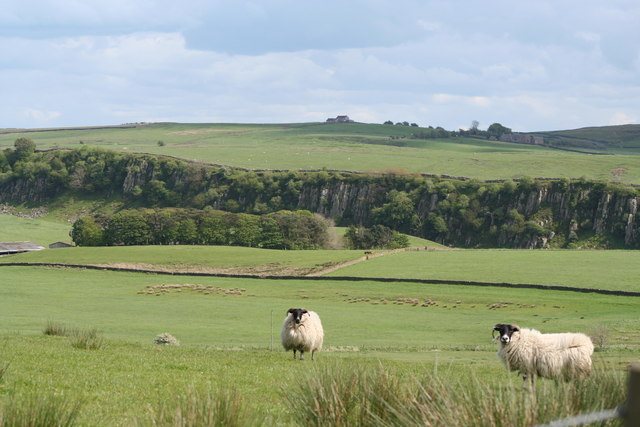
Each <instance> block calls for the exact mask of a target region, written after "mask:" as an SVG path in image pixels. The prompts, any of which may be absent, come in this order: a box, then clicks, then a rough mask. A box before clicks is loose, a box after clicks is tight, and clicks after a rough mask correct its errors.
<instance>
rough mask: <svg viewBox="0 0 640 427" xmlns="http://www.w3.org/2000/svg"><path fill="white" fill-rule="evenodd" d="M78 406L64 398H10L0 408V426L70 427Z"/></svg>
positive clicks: (49, 396) (74, 423) (74, 419)
mask: <svg viewBox="0 0 640 427" xmlns="http://www.w3.org/2000/svg"><path fill="white" fill-rule="evenodd" d="M80 406H81V404H80V402H75V401H72V400H70V399H68V398H66V397H64V396H57V395H36V394H33V395H30V396H20V397H17V396H12V397H10V398H9V399H7V400H6V401H5V402H4V404H2V405H1V406H0V426H2V427H4V426H62V427H64V426H72V425H76V420H77V418H78V414H79V413H80Z"/></svg>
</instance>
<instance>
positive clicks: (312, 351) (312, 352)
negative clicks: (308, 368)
mask: <svg viewBox="0 0 640 427" xmlns="http://www.w3.org/2000/svg"><path fill="white" fill-rule="evenodd" d="M314 354H316V352H315V350H311V360H313V355H314Z"/></svg>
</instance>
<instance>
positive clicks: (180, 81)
mask: <svg viewBox="0 0 640 427" xmlns="http://www.w3.org/2000/svg"><path fill="white" fill-rule="evenodd" d="M27 3H29V5H31V6H32V7H33V9H28V7H29V6H28V5H27ZM336 6H341V7H340V8H339V9H340V13H339V14H336V12H335V9H334V8H335V7H336ZM569 14H571V16H572V19H571V20H566V19H565V17H566V16H568V15H569ZM525 16H526V25H524V21H523V17H525ZM356 18H357V19H356ZM638 19H640V6H638V5H636V3H635V2H634V1H632V0H612V1H611V2H606V3H601V2H596V1H594V0H587V1H586V2H585V1H584V0H567V1H566V2H556V1H551V0H540V1H539V2H535V3H513V2H508V1H506V0H498V1H497V2H496V3H495V4H492V5H488V4H485V3H478V2H475V1H472V0H460V1H459V2H450V1H444V0H433V1H429V2H422V1H418V0H400V1H399V2H398V1H394V2H391V1H389V0H375V1H373V0H368V1H365V0H357V1H355V2H353V3H347V4H345V3H344V2H337V1H336V0H326V1H320V0H311V1H310V2H309V3H308V4H305V5H304V7H303V6H302V5H300V4H299V2H296V1H294V0H277V1H275V2H270V3H269V4H267V3H256V2H254V1H243V0H238V1H233V2H232V1H230V0H217V1H214V2H210V1H206V0H185V1H184V2H179V3H176V2H169V1H168V0H159V1H152V0H141V1H135V2H130V1H124V0H93V1H91V2H89V3H82V4H80V3H78V2H77V1H76V0H61V1H60V2H51V1H50V0H34V2H26V3H25V2H18V1H17V0H9V1H8V5H7V6H6V7H3V8H2V9H1V10H0V51H2V52H3V55H2V58H0V93H2V94H3V104H2V105H0V127H14V126H21V127H36V126H39V125H41V124H46V125H55V124H58V125H61V126H69V125H76V124H102V123H106V124H108V123H113V122H135V121H152V120H155V119H162V120H173V121H206V120H220V121H239V122H251V121H261V122H292V121H309V120H314V115H317V117H315V120H324V119H326V117H329V116H335V115H336V114H349V115H350V116H351V117H352V118H354V119H355V120H359V121H372V122H383V121H385V120H393V121H404V120H406V121H409V122H416V123H419V124H425V125H428V124H431V125H440V126H443V127H446V128H449V129H455V128H457V127H458V124H459V123H471V120H474V119H475V120H479V121H480V122H481V123H483V124H490V123H493V122H500V123H503V124H504V125H506V126H509V127H512V128H513V129H514V130H544V129H552V128H553V129H562V128H569V127H581V126H588V125H601V124H607V122H606V120H608V119H610V120H611V121H613V122H625V121H626V122H628V121H629V120H633V119H634V116H633V114H632V112H633V111H637V105H638V103H639V102H640V93H639V89H638V88H637V86H638V85H637V82H638V73H639V72H640V48H638V46H640V32H638V31H637V30H636V26H637V21H638ZM329 22H331V25H328V24H327V23H329ZM276 30H277V31H276ZM30 110H33V111H34V112H33V113H31V114H26V113H25V112H26V111H30ZM36 112H40V113H36ZM625 114H626V116H625ZM358 115H360V117H358ZM45 122H46V123H45Z"/></svg>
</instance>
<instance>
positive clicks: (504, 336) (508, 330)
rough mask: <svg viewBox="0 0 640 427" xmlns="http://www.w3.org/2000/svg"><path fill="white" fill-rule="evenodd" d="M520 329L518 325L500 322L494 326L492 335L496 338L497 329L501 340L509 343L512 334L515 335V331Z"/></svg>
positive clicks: (503, 342)
mask: <svg viewBox="0 0 640 427" xmlns="http://www.w3.org/2000/svg"><path fill="white" fill-rule="evenodd" d="M519 330H520V327H519V326H518V325H509V324H506V323H498V324H497V325H496V326H494V327H493V332H492V336H493V337H494V339H495V333H496V331H497V332H498V334H499V336H500V342H501V343H502V344H508V343H509V342H511V336H512V335H513V333H514V332H518V331H519Z"/></svg>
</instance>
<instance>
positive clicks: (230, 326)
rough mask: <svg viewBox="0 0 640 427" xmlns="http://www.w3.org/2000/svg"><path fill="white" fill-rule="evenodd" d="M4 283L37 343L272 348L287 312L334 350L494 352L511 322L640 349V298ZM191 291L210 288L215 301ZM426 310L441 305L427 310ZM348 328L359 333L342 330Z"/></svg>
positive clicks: (386, 287) (7, 306)
mask: <svg viewBox="0 0 640 427" xmlns="http://www.w3.org/2000/svg"><path fill="white" fill-rule="evenodd" d="M1 272H2V277H3V285H2V289H1V290H0V292H1V293H0V311H1V312H2V318H3V322H2V327H1V328H0V331H2V330H4V331H6V332H10V331H20V332H23V333H27V334H34V333H37V332H38V331H39V330H41V329H42V327H43V325H44V324H45V322H47V321H48V320H54V321H60V322H64V323H69V324H71V325H76V326H83V327H89V326H90V327H95V328H98V329H99V330H101V331H103V332H104V333H105V335H106V336H108V337H109V338H117V339H124V340H129V341H132V342H138V343H144V342H149V341H150V340H152V338H153V337H154V336H155V335H156V334H159V333H162V332H170V333H172V334H174V335H175V336H176V337H178V338H179V339H180V340H181V341H182V342H183V343H184V344H186V345H209V346H215V347H222V348H230V347H248V348H254V347H260V348H269V347H270V343H271V326H270V325H271V320H272V319H273V320H274V322H275V323H276V326H275V328H276V329H277V328H278V326H279V324H280V322H281V320H282V319H283V318H284V315H285V313H286V311H287V309H288V308H290V307H296V306H306V307H309V308H312V309H315V310H316V311H318V312H319V313H321V315H324V316H323V320H324V323H325V328H326V329H327V331H335V332H334V333H329V332H328V333H327V339H326V341H325V343H326V345H327V347H332V346H335V347H341V346H353V347H357V348H359V349H373V348H376V349H395V350H402V349H423V350H424V349H434V348H439V349H443V350H444V349H452V348H461V349H475V348H478V347H479V348H486V346H490V345H491V338H490V332H491V327H492V326H493V325H494V324H495V323H504V322H516V323H520V324H522V325H527V326H531V327H538V328H541V329H543V330H547V331H561V330H581V331H587V330H590V329H591V328H594V327H596V326H599V325H601V324H606V325H607V326H609V327H610V330H611V331H610V334H611V339H612V340H613V342H615V341H618V343H627V344H630V345H631V344H633V345H637V343H638V338H639V337H640V319H638V318H637V316H632V315H631V314H632V313H636V312H637V311H638V309H640V298H632V297H615V296H605V295H588V296H584V295H580V294H578V295H576V294H574V293H571V292H563V291H540V290H517V289H504V288H496V289H489V288H478V287H472V286H450V285H449V286H448V285H428V284H414V283H403V284H397V283H396V284H394V283H386V284H383V283H379V282H369V281H364V282H349V281H321V280H320V281H302V280H282V279H280V280H275V279H232V278H216V277H189V276H179V277H178V276H166V275H156V274H143V273H124V272H107V271H92V270H82V269H72V270H68V269H51V268H29V267H2V268H1ZM162 285H165V286H164V287H163V286H162ZM167 285H173V286H172V287H168V286H167ZM191 285H201V286H203V287H205V288H206V287H210V288H209V289H208V293H207V292H206V291H207V289H204V290H195V289H193V286H191ZM427 301H429V302H431V304H429V305H428V306H423V303H424V302H427ZM272 316H273V317H272ZM345 324H348V325H349V327H348V328H344V327H341V325H345ZM276 332H277V331H276Z"/></svg>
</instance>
